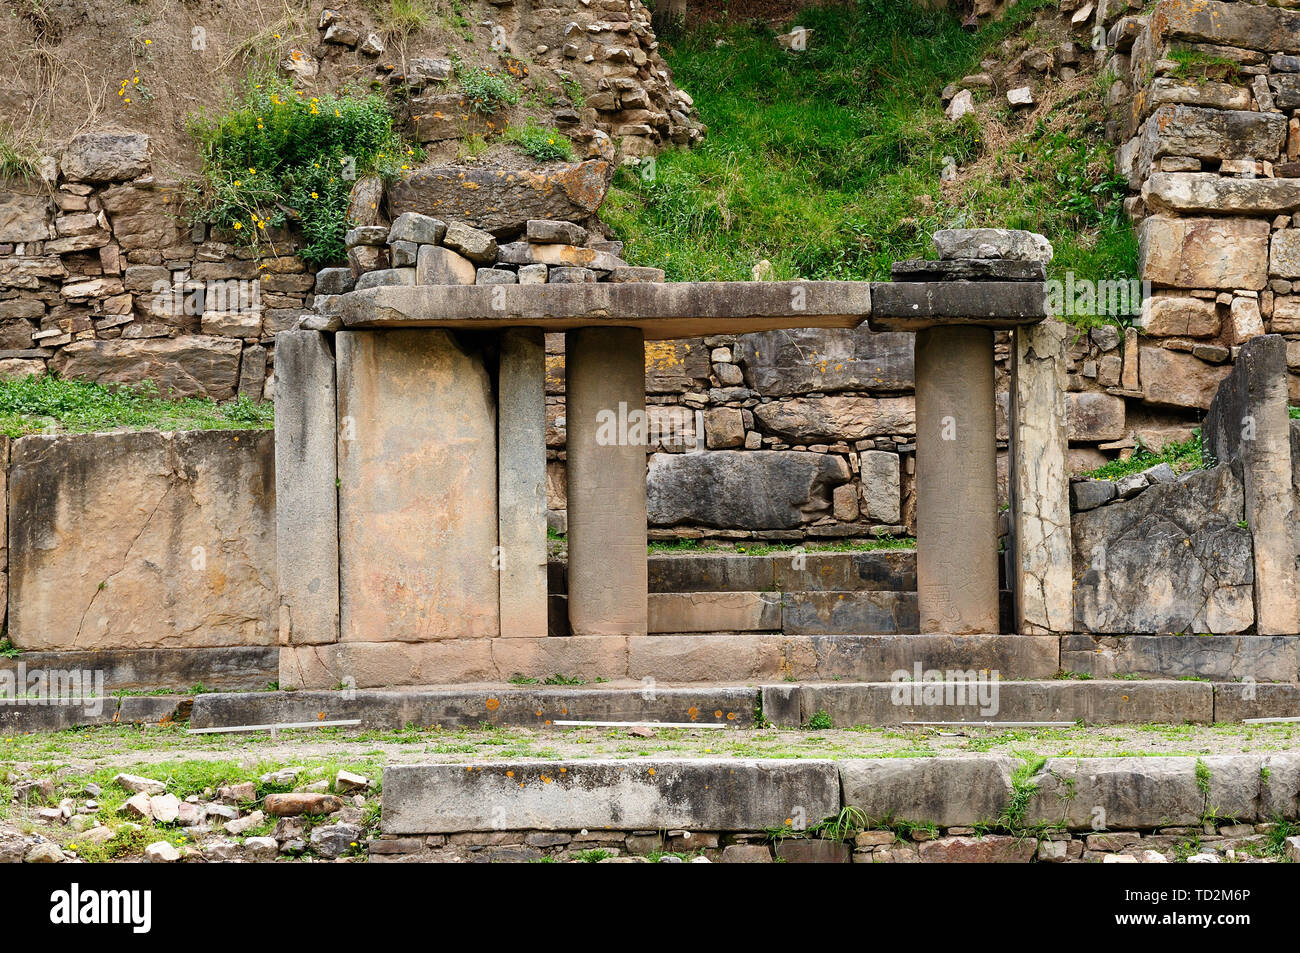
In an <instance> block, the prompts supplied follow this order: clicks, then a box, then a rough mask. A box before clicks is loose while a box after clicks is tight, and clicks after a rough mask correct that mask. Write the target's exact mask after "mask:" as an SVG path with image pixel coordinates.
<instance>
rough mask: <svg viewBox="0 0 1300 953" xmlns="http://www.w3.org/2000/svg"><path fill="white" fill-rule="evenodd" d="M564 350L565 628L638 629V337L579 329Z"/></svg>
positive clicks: (641, 464)
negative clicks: (566, 454) (567, 620)
mask: <svg viewBox="0 0 1300 953" xmlns="http://www.w3.org/2000/svg"><path fill="white" fill-rule="evenodd" d="M564 350H565V353H564V368H565V415H564V416H565V428H566V430H567V434H568V442H567V447H568V499H569V628H570V630H571V631H572V633H573V634H574V635H645V634H646V630H647V609H646V601H647V600H646V593H647V590H648V588H649V581H648V580H649V577H648V563H647V558H646V508H645V505H646V504H645V479H646V456H645V454H646V451H645V436H646V423H645V337H644V335H643V334H642V332H641V330H640V329H639V328H579V329H578V330H576V331H568V332H566V334H565V347H564Z"/></svg>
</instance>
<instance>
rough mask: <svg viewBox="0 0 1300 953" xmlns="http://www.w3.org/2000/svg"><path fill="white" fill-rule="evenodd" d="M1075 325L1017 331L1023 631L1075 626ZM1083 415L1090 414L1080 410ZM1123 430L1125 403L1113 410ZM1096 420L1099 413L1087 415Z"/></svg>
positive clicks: (1017, 534)
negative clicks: (1070, 352)
mask: <svg viewBox="0 0 1300 953" xmlns="http://www.w3.org/2000/svg"><path fill="white" fill-rule="evenodd" d="M1069 338H1070V330H1069V328H1068V327H1067V326H1066V325H1065V324H1064V323H1062V322H1060V321H1056V320H1050V319H1049V320H1047V321H1044V322H1043V323H1042V324H1036V325H1034V326H1032V327H1028V328H1020V329H1019V330H1017V331H1016V334H1015V341H1014V342H1013V347H1014V349H1015V350H1014V355H1015V359H1014V363H1013V365H1012V378H1011V389H1012V393H1011V413H1010V414H1009V417H1010V420H1009V421H1008V429H1009V432H1010V439H1011V455H1010V461H1009V465H1010V467H1011V493H1010V497H1011V500H1010V502H1011V519H1012V526H1013V533H1012V547H1013V553H1014V563H1013V566H1014V569H1015V579H1014V580H1013V584H1012V590H1013V592H1014V593H1015V597H1016V612H1017V616H1018V618H1017V620H1016V621H1017V624H1018V626H1019V629H1020V631H1022V632H1026V631H1038V630H1046V631H1051V632H1063V631H1066V630H1068V629H1069V628H1070V627H1071V623H1072V621H1073V618H1074V601H1073V592H1072V586H1071V579H1070V571H1069V566H1070V501H1069V495H1068V492H1067V486H1068V485H1069V471H1068V467H1067V461H1068V451H1069V432H1070V425H1071V421H1070V417H1069V412H1068V411H1069V407H1070V404H1069V403H1063V402H1062V395H1063V394H1065V385H1066V363H1067V361H1066V350H1067V346H1068V343H1067V342H1068V341H1069ZM1069 397H1076V398H1080V401H1079V402H1078V403H1077V404H1076V410H1081V409H1083V410H1087V409H1089V408H1083V407H1081V406H1079V404H1081V403H1082V398H1083V395H1082V394H1079V395H1075V394H1070V395H1069ZM1108 412H1109V413H1110V415H1111V416H1112V417H1114V416H1118V418H1119V425H1120V429H1121V430H1122V428H1123V414H1124V405H1123V402H1122V401H1120V403H1119V407H1118V408H1115V407H1113V406H1111V407H1110V408H1108ZM1087 416H1088V417H1089V418H1091V417H1092V415H1091V414H1088V415H1087Z"/></svg>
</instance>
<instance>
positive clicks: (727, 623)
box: [649, 592, 781, 633]
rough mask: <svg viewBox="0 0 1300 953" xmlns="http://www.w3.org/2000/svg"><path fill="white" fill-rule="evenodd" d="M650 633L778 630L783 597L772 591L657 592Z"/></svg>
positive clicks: (651, 602)
mask: <svg viewBox="0 0 1300 953" xmlns="http://www.w3.org/2000/svg"><path fill="white" fill-rule="evenodd" d="M649 609H650V627H649V630H650V631H651V632H658V633H669V632H779V631H780V630H781V597H780V596H779V594H777V593H769V592H658V593H651V594H650V596H649Z"/></svg>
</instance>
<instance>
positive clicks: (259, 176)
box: [190, 78, 424, 265]
mask: <svg viewBox="0 0 1300 953" xmlns="http://www.w3.org/2000/svg"><path fill="white" fill-rule="evenodd" d="M190 132H191V134H192V135H193V136H194V137H195V139H196V140H197V141H198V146H199V152H200V154H201V155H202V157H203V172H202V175H201V177H200V180H199V183H198V185H197V186H196V192H197V194H196V195H195V196H194V200H195V201H194V204H195V207H196V212H195V215H196V216H197V217H199V218H201V219H203V220H205V221H209V222H211V223H212V224H214V225H218V226H220V227H222V228H228V229H230V230H231V231H232V232H233V233H234V234H235V236H236V239H237V240H238V241H241V242H245V243H248V244H258V243H259V242H262V241H265V240H267V239H268V238H269V236H270V230H272V229H277V228H281V227H283V226H288V225H293V226H297V227H299V228H301V230H302V236H303V247H302V248H301V249H300V251H299V254H300V255H301V256H302V257H303V258H304V259H306V260H307V261H308V262H311V263H313V264H314V265H320V264H325V263H328V262H333V261H339V260H341V259H342V258H343V256H344V254H345V248H344V245H343V236H344V235H345V233H346V232H347V230H348V227H349V225H350V224H351V223H349V221H348V218H347V210H348V199H349V195H350V193H351V190H352V185H353V183H354V182H355V181H356V179H357V178H358V177H361V176H365V175H369V174H371V173H378V174H379V175H380V176H382V177H384V178H385V179H390V180H391V179H394V178H397V177H398V176H400V175H402V174H403V173H404V172H406V171H407V170H409V169H410V168H412V167H414V166H415V165H416V163H418V162H419V161H420V160H421V159H423V158H424V152H423V150H422V149H420V147H419V146H418V145H416V144H408V143H406V142H404V141H403V140H402V138H401V136H399V135H398V134H397V133H396V132H395V131H394V130H393V121H392V116H391V115H390V114H389V111H388V104H387V103H386V102H385V101H384V99H383V97H381V96H378V95H374V94H362V93H360V92H358V91H354V90H344V91H343V92H341V93H339V94H337V95H335V94H326V95H323V96H319V97H317V96H311V97H309V96H307V95H306V94H305V93H304V92H302V91H301V90H294V89H292V88H291V87H290V86H288V85H286V84H284V83H282V82H280V81H278V80H271V79H269V78H267V79H265V80H264V81H263V82H256V81H250V83H249V84H248V87H247V89H246V90H245V92H244V94H243V95H242V96H241V97H239V98H238V99H237V100H235V101H234V102H233V103H232V104H231V106H230V107H229V109H228V110H227V111H226V112H225V113H224V114H223V115H221V116H218V117H215V118H212V119H208V118H207V117H206V116H205V115H203V114H202V113H200V114H199V115H198V116H197V117H192V118H191V121H190Z"/></svg>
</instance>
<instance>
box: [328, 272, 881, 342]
mask: <svg viewBox="0 0 1300 953" xmlns="http://www.w3.org/2000/svg"><path fill="white" fill-rule="evenodd" d="M870 312H871V284H870V283H869V282H865V281H726V282H723V281H701V282H667V283H663V284H659V283H627V284H622V283H610V282H597V283H586V284H541V285H414V286H387V287H382V288H367V289H364V290H362V291H352V292H349V293H348V294H346V295H344V296H343V302H342V317H343V323H344V325H345V326H347V327H348V328H352V329H356V330H362V329H371V328H459V329H462V330H497V329H500V328H507V327H537V328H543V329H544V330H547V331H565V330H570V329H573V328H583V327H636V328H640V329H641V330H642V331H643V333H644V334H645V336H646V338H647V339H648V340H667V339H670V338H689V337H699V336H702V335H706V334H744V333H747V332H751V331H775V330H780V329H785V328H856V327H857V326H858V325H859V324H861V323H862V322H863V320H864V319H865V318H866V317H867V315H868V314H869V313H870Z"/></svg>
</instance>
